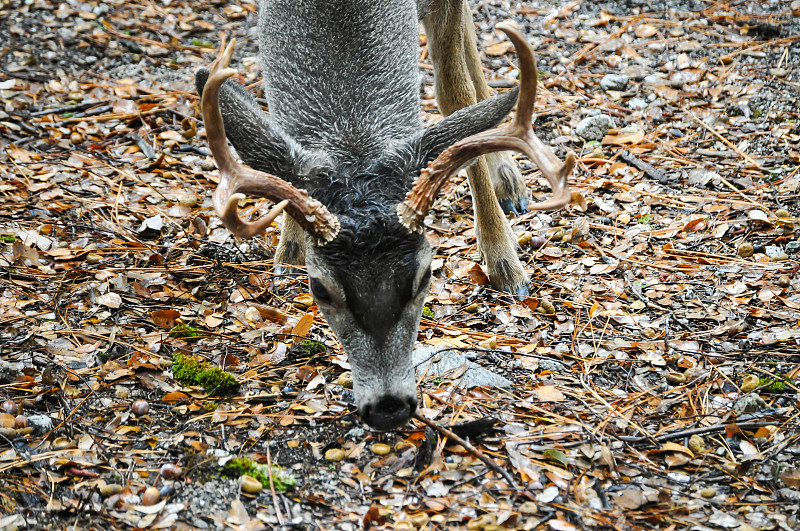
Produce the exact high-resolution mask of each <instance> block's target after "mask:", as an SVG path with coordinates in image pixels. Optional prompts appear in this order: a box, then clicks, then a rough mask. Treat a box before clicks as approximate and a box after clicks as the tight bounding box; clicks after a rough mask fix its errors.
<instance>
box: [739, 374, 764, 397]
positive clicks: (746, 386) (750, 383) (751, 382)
mask: <svg viewBox="0 0 800 531" xmlns="http://www.w3.org/2000/svg"><path fill="white" fill-rule="evenodd" d="M758 382H759V377H758V376H756V375H755V374H748V375H747V376H745V377H744V379H743V380H742V385H741V386H740V387H739V389H740V390H741V391H742V392H743V393H749V392H750V391H753V390H754V389H755V388H756V387H758Z"/></svg>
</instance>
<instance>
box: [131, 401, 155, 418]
mask: <svg viewBox="0 0 800 531" xmlns="http://www.w3.org/2000/svg"><path fill="white" fill-rule="evenodd" d="M149 410H150V404H148V403H147V400H136V401H135V402H134V403H133V404H131V411H133V414H134V415H136V416H138V417H141V416H142V415H146V414H147V412H148V411H149Z"/></svg>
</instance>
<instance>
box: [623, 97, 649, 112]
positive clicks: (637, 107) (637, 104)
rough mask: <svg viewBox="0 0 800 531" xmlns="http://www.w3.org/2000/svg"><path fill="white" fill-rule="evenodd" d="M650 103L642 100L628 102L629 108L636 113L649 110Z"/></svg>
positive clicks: (634, 99)
mask: <svg viewBox="0 0 800 531" xmlns="http://www.w3.org/2000/svg"><path fill="white" fill-rule="evenodd" d="M647 105H648V103H647V102H646V101H645V100H643V99H642V98H631V99H630V101H628V108H629V109H631V110H634V111H643V110H645V109H646V108H647Z"/></svg>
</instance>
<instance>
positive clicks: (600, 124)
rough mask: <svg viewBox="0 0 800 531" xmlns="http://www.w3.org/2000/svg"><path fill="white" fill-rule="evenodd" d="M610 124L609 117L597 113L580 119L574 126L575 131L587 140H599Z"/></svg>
mask: <svg viewBox="0 0 800 531" xmlns="http://www.w3.org/2000/svg"><path fill="white" fill-rule="evenodd" d="M612 125H613V121H612V120H611V117H609V116H606V115H604V114H598V115H596V116H589V117H588V118H584V119H583V120H581V121H580V122H579V123H578V125H577V126H576V127H575V133H576V134H577V135H578V136H579V137H581V138H583V139H584V140H586V141H588V142H591V141H593V140H594V141H597V142H599V141H600V140H603V137H604V136H606V133H608V130H609V129H611V126H612Z"/></svg>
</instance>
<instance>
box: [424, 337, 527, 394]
mask: <svg viewBox="0 0 800 531" xmlns="http://www.w3.org/2000/svg"><path fill="white" fill-rule="evenodd" d="M414 366H415V367H417V375H422V374H425V375H426V376H427V377H432V378H438V377H442V378H447V377H450V376H454V375H455V374H458V376H457V379H456V383H457V384H458V385H460V386H464V387H478V386H488V387H500V388H503V389H507V388H509V387H511V381H510V380H509V379H507V378H504V377H502V376H500V375H499V374H495V373H493V372H492V371H490V370H488V369H484V368H483V367H481V366H480V365H478V364H477V363H474V362H471V361H469V360H468V359H467V357H466V356H465V355H464V354H461V353H460V352H457V351H455V350H443V351H438V350H437V349H436V348H434V347H431V346H427V345H423V346H420V347H418V348H417V349H415V350H414ZM465 366H466V371H464V372H463V374H462V373H461V369H462V368H464V367H465Z"/></svg>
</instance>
